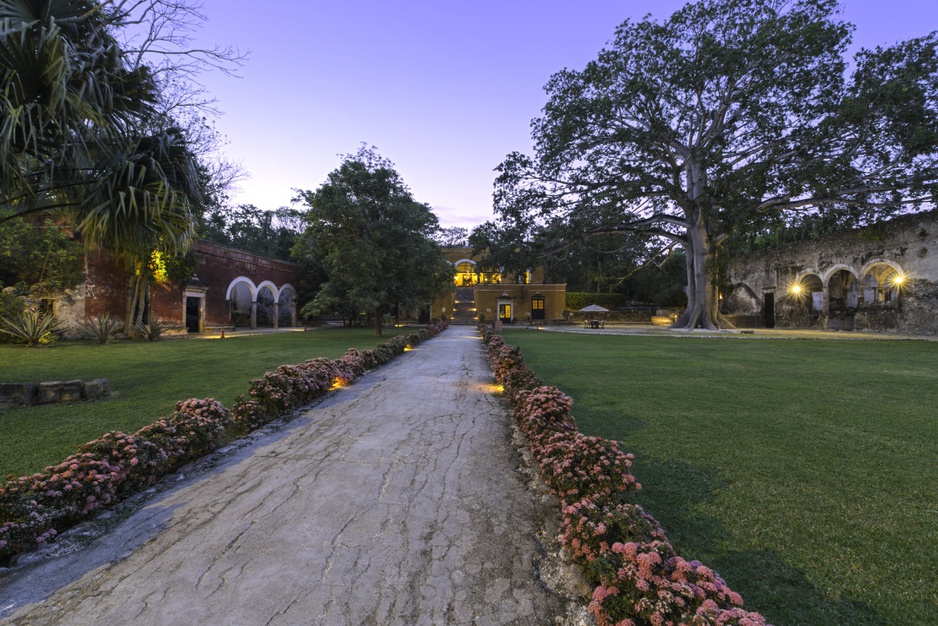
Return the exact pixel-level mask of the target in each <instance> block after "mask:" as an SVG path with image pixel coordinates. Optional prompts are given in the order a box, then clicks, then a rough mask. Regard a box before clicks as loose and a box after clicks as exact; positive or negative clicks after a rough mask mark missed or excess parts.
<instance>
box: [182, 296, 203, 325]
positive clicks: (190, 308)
mask: <svg viewBox="0 0 938 626" xmlns="http://www.w3.org/2000/svg"><path fill="white" fill-rule="evenodd" d="M186 331H187V332H190V333H200V332H202V298H199V297H196V296H186Z"/></svg>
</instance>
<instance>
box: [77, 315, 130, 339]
mask: <svg viewBox="0 0 938 626" xmlns="http://www.w3.org/2000/svg"><path fill="white" fill-rule="evenodd" d="M81 328H82V330H83V331H84V333H85V334H86V335H87V336H89V337H93V338H94V339H97V340H98V343H100V344H101V345H102V346H103V345H104V344H106V343H107V342H108V340H110V339H111V338H112V337H115V336H116V335H117V334H118V333H119V332H120V331H121V330H122V329H123V328H124V324H123V322H121V321H120V320H119V319H117V318H115V317H111V316H110V315H109V314H107V313H105V314H104V315H99V316H98V317H91V318H88V319H86V320H85V321H84V322H82V323H81Z"/></svg>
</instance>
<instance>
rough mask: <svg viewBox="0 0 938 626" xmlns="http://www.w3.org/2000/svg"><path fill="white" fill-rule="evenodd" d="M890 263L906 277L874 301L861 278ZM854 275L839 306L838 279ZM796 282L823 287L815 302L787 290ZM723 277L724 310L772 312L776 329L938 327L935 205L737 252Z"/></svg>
mask: <svg viewBox="0 0 938 626" xmlns="http://www.w3.org/2000/svg"><path fill="white" fill-rule="evenodd" d="M891 268H895V270H898V273H901V274H902V275H903V276H904V278H905V280H904V282H903V283H902V285H901V286H900V287H899V289H898V295H897V297H895V299H894V300H892V301H887V302H876V301H873V300H875V296H874V297H870V296H871V294H874V293H875V292H873V291H870V290H869V289H865V288H864V287H865V285H868V284H871V283H872V282H874V281H875V277H876V276H877V275H880V276H881V275H882V273H883V272H884V270H885V271H886V272H889V273H892V274H893V275H894V274H895V273H897V272H896V271H895V270H893V269H891ZM852 280H855V281H856V287H854V288H853V289H854V293H853V294H852V295H851V296H848V298H852V301H850V302H847V304H848V305H850V306H849V308H845V307H844V306H842V305H843V304H844V303H843V301H839V300H838V298H840V296H839V295H838V291H837V290H838V289H839V287H838V286H837V285H838V281H846V282H850V281H852ZM864 281H867V282H864ZM796 282H798V283H801V284H805V285H814V287H813V288H812V289H814V290H817V289H819V288H820V289H821V292H820V294H818V293H817V291H815V293H814V294H813V296H814V298H816V300H815V301H814V303H812V301H811V295H803V296H802V297H801V298H798V297H796V296H795V295H794V294H793V293H792V290H791V287H792V285H793V284H795V283H796ZM729 283H730V288H729V289H728V290H727V291H728V293H726V294H724V305H723V309H724V312H725V313H727V314H730V315H731V316H732V317H731V319H734V318H735V320H736V321H737V325H739V326H767V325H769V324H771V323H772V321H773V319H772V318H773V317H774V325H775V326H776V327H778V328H812V329H819V330H829V329H830V330H851V329H855V330H871V331H883V332H896V333H903V334H938V211H931V212H928V213H920V214H916V215H906V216H901V217H898V218H895V219H893V220H891V221H889V222H882V223H879V224H875V225H872V226H869V227H866V228H863V229H859V230H855V231H850V232H844V233H837V234H834V235H830V236H827V237H824V238H822V239H818V240H815V241H808V242H803V243H792V244H786V245H784V246H781V247H779V248H776V249H772V250H766V251H761V252H757V253H753V254H750V255H747V256H745V257H741V258H739V259H735V260H734V261H733V263H732V265H731V268H730V275H729ZM773 304H774V306H773ZM773 309H774V316H772V315H771V314H772V312H773ZM845 310H846V314H845V313H844V311H845ZM766 313H768V314H769V315H768V317H767V316H766Z"/></svg>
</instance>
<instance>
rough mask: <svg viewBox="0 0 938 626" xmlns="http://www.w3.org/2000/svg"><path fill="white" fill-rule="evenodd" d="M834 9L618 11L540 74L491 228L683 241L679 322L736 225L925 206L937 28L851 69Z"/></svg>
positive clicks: (700, 321)
mask: <svg viewBox="0 0 938 626" xmlns="http://www.w3.org/2000/svg"><path fill="white" fill-rule="evenodd" d="M839 13H840V7H839V5H838V3H837V0H797V1H795V2H787V1H785V0H702V1H700V2H696V3H692V4H688V5H686V6H685V7H684V8H682V9H680V10H679V11H677V12H676V13H674V14H673V15H672V16H671V17H670V18H669V19H667V20H665V21H663V22H656V21H653V20H652V19H651V18H650V17H646V18H645V19H644V20H642V21H640V22H631V21H626V22H624V23H623V24H622V25H621V26H619V28H618V29H617V30H616V36H615V39H614V41H612V42H611V43H610V45H609V46H608V47H607V48H606V49H604V50H603V51H601V52H600V53H599V55H598V58H597V59H596V60H594V61H592V62H590V63H589V64H587V66H586V67H585V68H584V69H583V70H580V71H576V70H564V71H561V72H559V73H557V74H555V75H554V76H553V77H552V78H551V79H550V81H549V83H548V84H547V87H546V91H547V95H548V101H547V104H546V105H545V107H544V110H543V115H542V116H541V117H540V118H538V119H535V120H534V121H533V122H532V137H533V139H534V143H535V150H534V156H533V157H531V156H527V155H524V154H520V153H512V154H510V155H509V156H508V157H507V158H506V159H505V161H504V162H503V163H502V164H501V165H500V166H499V168H498V171H499V177H498V179H497V181H496V191H495V202H496V212H497V214H498V215H499V221H498V223H497V224H489V225H488V226H487V227H486V229H485V230H487V231H488V233H489V239H490V240H496V241H497V240H502V241H503V243H502V248H508V249H510V248H512V247H514V248H519V247H520V248H525V247H529V246H530V248H531V250H533V251H534V252H535V253H537V252H542V253H545V254H546V253H553V254H559V253H560V252H561V251H563V250H565V249H566V248H568V247H569V246H572V245H576V243H577V242H578V241H580V240H582V239H584V238H590V237H596V236H606V235H609V234H616V233H623V232H634V233H639V234H642V235H644V236H646V237H650V238H654V240H655V241H657V242H661V243H660V247H661V248H663V249H669V248H671V247H673V246H679V247H681V248H683V250H684V252H685V261H686V264H687V268H688V272H687V280H688V284H687V287H688V289H687V294H688V302H687V310H686V311H685V314H684V315H683V316H682V317H681V319H679V320H678V322H677V323H676V326H678V327H684V328H694V327H698V326H702V327H707V328H714V327H718V326H723V325H725V324H726V321H725V320H724V319H723V318H722V317H721V315H720V314H719V311H718V308H717V304H718V289H719V286H720V285H719V276H718V268H719V266H720V264H721V263H722V262H723V261H722V260H721V257H722V259H725V257H726V256H729V255H732V254H734V253H735V252H736V243H735V242H734V238H735V237H737V236H738V234H739V233H751V232H762V233H769V232H773V231H775V230H777V229H778V228H779V227H780V226H781V225H784V224H785V222H786V219H787V218H786V216H787V215H790V214H792V213H791V212H797V214H805V213H806V214H808V215H810V216H818V217H819V218H820V220H821V221H825V220H829V219H832V220H833V221H834V222H837V223H844V224H847V223H852V224H862V223H865V222H868V221H873V220H875V219H877V218H881V217H883V216H885V215H892V214H895V213H897V212H901V211H908V210H915V209H917V208H922V207H929V206H933V205H934V202H935V198H936V195H938V54H936V46H938V34H936V33H933V34H931V35H927V36H925V37H921V38H918V39H913V40H910V41H906V42H900V43H898V44H896V45H894V46H892V47H889V48H885V49H882V48H877V49H875V50H861V51H860V52H859V53H858V54H857V56H856V58H855V60H854V65H853V68H852V73H851V74H849V75H847V73H846V69H847V67H846V63H845V61H844V58H843V55H844V52H845V50H846V48H847V46H848V44H849V40H850V39H849V38H850V32H851V29H852V26H851V25H849V24H846V23H844V22H842V21H840V20H839ZM794 221H795V222H797V221H799V220H797V219H794ZM743 239H745V237H743Z"/></svg>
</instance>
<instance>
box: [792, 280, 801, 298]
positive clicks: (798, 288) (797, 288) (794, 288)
mask: <svg viewBox="0 0 938 626" xmlns="http://www.w3.org/2000/svg"><path fill="white" fill-rule="evenodd" d="M791 292H792V294H794V295H796V296H799V295H801V285H799V284H797V283H795V284H794V285H792V286H791Z"/></svg>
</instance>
